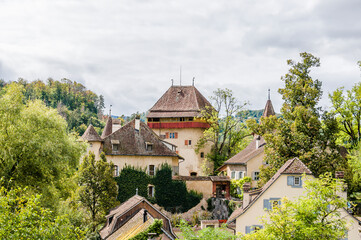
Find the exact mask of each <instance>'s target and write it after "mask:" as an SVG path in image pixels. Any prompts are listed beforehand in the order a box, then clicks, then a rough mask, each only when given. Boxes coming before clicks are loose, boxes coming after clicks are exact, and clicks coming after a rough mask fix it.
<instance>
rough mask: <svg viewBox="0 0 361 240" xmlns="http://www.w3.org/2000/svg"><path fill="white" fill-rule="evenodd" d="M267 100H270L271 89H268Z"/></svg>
mask: <svg viewBox="0 0 361 240" xmlns="http://www.w3.org/2000/svg"><path fill="white" fill-rule="evenodd" d="M268 100H271V89H268Z"/></svg>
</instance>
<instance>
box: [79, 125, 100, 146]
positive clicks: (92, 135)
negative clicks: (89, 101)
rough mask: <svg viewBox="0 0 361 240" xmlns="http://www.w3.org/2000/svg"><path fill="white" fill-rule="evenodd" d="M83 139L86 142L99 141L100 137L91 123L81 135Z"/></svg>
mask: <svg viewBox="0 0 361 240" xmlns="http://www.w3.org/2000/svg"><path fill="white" fill-rule="evenodd" d="M81 137H82V138H83V139H84V140H86V141H88V142H100V141H102V139H101V138H100V137H99V135H98V133H97V131H95V129H94V127H93V125H91V124H90V125H89V127H88V128H87V129H86V130H85V132H84V134H83V136H81Z"/></svg>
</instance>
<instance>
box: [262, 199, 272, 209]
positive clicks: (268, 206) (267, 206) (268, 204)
mask: <svg viewBox="0 0 361 240" xmlns="http://www.w3.org/2000/svg"><path fill="white" fill-rule="evenodd" d="M263 209H267V210H270V209H271V206H270V202H269V200H268V199H263Z"/></svg>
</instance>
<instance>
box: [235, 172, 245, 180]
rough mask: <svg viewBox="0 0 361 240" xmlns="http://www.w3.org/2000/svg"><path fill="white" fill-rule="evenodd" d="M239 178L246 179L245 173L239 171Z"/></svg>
mask: <svg viewBox="0 0 361 240" xmlns="http://www.w3.org/2000/svg"><path fill="white" fill-rule="evenodd" d="M237 177H238V178H237V179H242V178H244V172H243V171H239V172H238V176H237Z"/></svg>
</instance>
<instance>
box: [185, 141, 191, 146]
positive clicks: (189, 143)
mask: <svg viewBox="0 0 361 240" xmlns="http://www.w3.org/2000/svg"><path fill="white" fill-rule="evenodd" d="M184 145H186V146H190V145H192V140H185V141H184Z"/></svg>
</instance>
